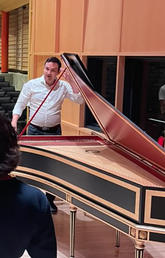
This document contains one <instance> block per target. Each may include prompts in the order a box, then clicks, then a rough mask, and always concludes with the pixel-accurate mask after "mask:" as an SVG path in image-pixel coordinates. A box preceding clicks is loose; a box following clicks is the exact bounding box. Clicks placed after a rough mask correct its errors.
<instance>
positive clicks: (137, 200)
mask: <svg viewBox="0 0 165 258" xmlns="http://www.w3.org/2000/svg"><path fill="white" fill-rule="evenodd" d="M23 149H25V150H24V151H26V149H28V148H24V147H23ZM33 151H34V152H33V153H35V154H39V155H43V154H44V155H45V154H46V155H45V156H48V157H50V158H52V159H56V160H58V161H61V162H64V163H65V164H68V165H70V166H73V167H76V168H79V169H81V170H83V171H85V172H87V173H89V174H93V175H95V176H97V177H100V178H103V179H104V180H107V181H110V182H112V183H114V184H117V185H120V186H122V187H124V188H127V189H129V190H131V191H133V192H135V213H133V212H129V211H127V210H126V209H124V208H121V207H119V206H117V205H115V204H113V203H111V202H108V201H106V200H104V199H103V198H99V197H97V201H100V202H101V203H103V204H104V205H107V206H108V207H110V208H113V209H115V210H117V211H118V212H121V213H123V214H125V215H127V216H129V217H131V218H133V219H135V220H137V221H138V219H139V203H140V189H139V188H138V187H136V186H133V185H131V184H128V183H126V182H123V181H121V180H119V179H116V178H113V177H111V176H107V175H104V174H102V173H99V172H96V171H94V170H91V169H89V168H87V167H85V166H82V165H79V164H76V163H73V162H71V161H68V160H67V159H64V158H61V157H58V156H56V155H53V154H50V153H45V152H43V151H38V150H34V149H33ZM28 152H30V153H31V150H29V149H28ZM17 169H18V170H21V171H24V172H27V173H33V174H37V175H39V176H44V177H46V178H49V179H51V180H55V181H57V182H58V183H62V184H64V185H66V186H67V187H71V188H72V189H74V190H75V191H79V192H80V193H81V194H84V195H86V196H88V197H89V198H93V199H96V196H95V195H93V194H90V193H89V192H87V191H85V190H83V189H81V188H79V187H76V186H75V185H73V184H70V183H66V181H64V180H62V179H59V178H58V177H56V176H52V175H49V174H47V173H45V172H43V171H39V170H35V169H31V168H27V167H22V166H18V167H17Z"/></svg>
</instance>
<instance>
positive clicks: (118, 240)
mask: <svg viewBox="0 0 165 258" xmlns="http://www.w3.org/2000/svg"><path fill="white" fill-rule="evenodd" d="M115 246H116V247H120V232H119V231H118V230H116V244H115Z"/></svg>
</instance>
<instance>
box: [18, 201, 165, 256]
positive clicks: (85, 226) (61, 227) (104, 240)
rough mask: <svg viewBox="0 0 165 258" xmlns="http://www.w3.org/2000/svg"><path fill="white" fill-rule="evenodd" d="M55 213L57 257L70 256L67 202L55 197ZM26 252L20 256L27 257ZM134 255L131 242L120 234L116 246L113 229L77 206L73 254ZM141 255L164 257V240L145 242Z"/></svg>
mask: <svg viewBox="0 0 165 258" xmlns="http://www.w3.org/2000/svg"><path fill="white" fill-rule="evenodd" d="M56 204H57V206H58V213H57V214H56V215H53V221H54V224H55V228H56V237H57V245H58V256H57V257H58V258H69V257H70V254H69V220H70V218H69V206H68V204H66V203H65V202H63V201H60V200H57V201H56ZM28 257H29V256H28V254H27V253H26V252H25V253H24V255H23V256H22V258H28ZM102 257H103V258H134V257H135V254H134V243H133V241H132V240H131V239H129V238H128V237H127V236H125V235H124V234H121V235H120V247H119V248H117V247H115V230H114V229H112V228H111V227H109V226H107V225H105V224H103V223H101V222H99V221H97V220H95V219H93V218H92V217H90V216H88V215H86V214H84V212H82V211H80V210H78V211H77V214H76V243H75V258H102ZM144 258H165V244H161V243H157V244H155V243H147V244H146V248H145V251H144Z"/></svg>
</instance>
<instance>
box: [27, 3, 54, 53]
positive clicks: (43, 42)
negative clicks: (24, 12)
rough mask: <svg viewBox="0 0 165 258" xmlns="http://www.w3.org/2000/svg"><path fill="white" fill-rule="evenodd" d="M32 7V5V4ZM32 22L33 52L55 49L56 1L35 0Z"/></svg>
mask: <svg viewBox="0 0 165 258" xmlns="http://www.w3.org/2000/svg"><path fill="white" fill-rule="evenodd" d="M33 7H34V5H33ZM32 22H33V23H34V31H33V33H34V34H33V36H32V40H34V51H35V53H46V52H48V53H49V52H54V51H55V33H56V1H52V0H46V1H45V0H35V8H34V10H33V18H32Z"/></svg>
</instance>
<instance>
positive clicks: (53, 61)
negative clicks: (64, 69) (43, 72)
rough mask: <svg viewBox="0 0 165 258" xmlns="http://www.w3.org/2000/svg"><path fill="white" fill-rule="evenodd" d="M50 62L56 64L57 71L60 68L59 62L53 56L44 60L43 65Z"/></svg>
mask: <svg viewBox="0 0 165 258" xmlns="http://www.w3.org/2000/svg"><path fill="white" fill-rule="evenodd" d="M50 62H52V63H57V64H58V70H60V68H61V61H60V60H59V59H58V58H57V57H55V56H51V57H48V58H47V59H46V61H45V63H44V65H45V64H46V63H50Z"/></svg>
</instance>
